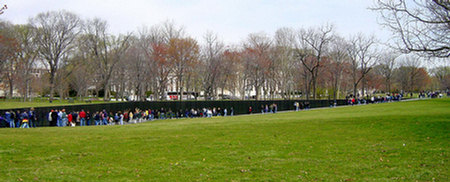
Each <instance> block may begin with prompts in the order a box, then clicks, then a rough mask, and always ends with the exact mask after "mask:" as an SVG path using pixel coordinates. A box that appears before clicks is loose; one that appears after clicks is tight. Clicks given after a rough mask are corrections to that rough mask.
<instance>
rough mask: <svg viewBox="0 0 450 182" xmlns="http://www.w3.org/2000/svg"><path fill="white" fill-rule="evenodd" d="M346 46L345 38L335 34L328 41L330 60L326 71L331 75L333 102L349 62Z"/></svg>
mask: <svg viewBox="0 0 450 182" xmlns="http://www.w3.org/2000/svg"><path fill="white" fill-rule="evenodd" d="M347 46H348V43H347V42H346V40H345V39H344V38H342V37H340V36H335V37H334V38H333V40H332V41H331V42H330V52H329V57H330V59H331V60H330V61H331V62H330V63H329V64H328V65H327V66H328V67H329V69H328V71H329V72H330V76H331V77H330V81H331V88H332V90H333V99H334V102H335V103H336V100H337V99H338V98H339V92H340V85H341V82H342V80H343V78H342V77H343V74H344V71H345V68H346V66H347V65H348V62H349V57H348V54H347Z"/></svg>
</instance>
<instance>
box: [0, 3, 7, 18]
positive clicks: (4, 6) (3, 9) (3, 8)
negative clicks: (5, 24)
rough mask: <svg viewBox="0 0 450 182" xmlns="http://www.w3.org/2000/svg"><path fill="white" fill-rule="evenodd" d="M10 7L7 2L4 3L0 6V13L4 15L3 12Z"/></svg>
mask: <svg viewBox="0 0 450 182" xmlns="http://www.w3.org/2000/svg"><path fill="white" fill-rule="evenodd" d="M6 9H8V6H7V5H6V4H4V5H3V6H1V7H0V15H2V14H3V13H5V10H6Z"/></svg>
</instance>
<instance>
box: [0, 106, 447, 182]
mask: <svg viewBox="0 0 450 182" xmlns="http://www.w3.org/2000/svg"><path fill="white" fill-rule="evenodd" d="M0 138H1V140H0V179H1V180H2V181H22V180H23V181H150V180H155V181H209V180H211V181H283V180H285V181H316V180H319V181H322V180H326V181H340V180H342V181H398V180H402V181H415V180H418V181H433V180H435V181H448V180H449V177H450V176H449V169H450V167H449V164H448V162H449V152H450V147H449V144H450V99H435V100H421V101H409V102H401V103H387V104H374V105H366V106H354V107H340V108H332V109H317V110H310V111H301V112H288V113H278V114H270V115H244V116H235V117H227V118H223V117H221V118H210V119H180V120H165V121H154V122H147V123H143V124H135V125H125V126H98V127H75V128H69V127H67V128H33V129H9V128H4V129H0Z"/></svg>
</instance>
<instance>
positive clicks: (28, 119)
mask: <svg viewBox="0 0 450 182" xmlns="http://www.w3.org/2000/svg"><path fill="white" fill-rule="evenodd" d="M0 123H5V124H7V125H9V127H10V128H30V127H36V126H37V116H36V113H35V112H34V108H31V109H30V110H24V111H12V110H10V111H6V112H5V113H4V114H3V116H2V115H0Z"/></svg>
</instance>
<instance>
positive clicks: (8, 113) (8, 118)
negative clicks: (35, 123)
mask: <svg viewBox="0 0 450 182" xmlns="http://www.w3.org/2000/svg"><path fill="white" fill-rule="evenodd" d="M11 113H12V111H6V112H5V120H6V122H7V123H9V127H10V128H15V127H16V125H15V123H14V119H11V116H12V114H11Z"/></svg>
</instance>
